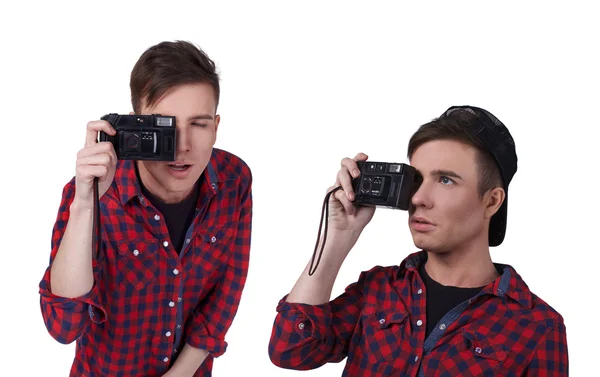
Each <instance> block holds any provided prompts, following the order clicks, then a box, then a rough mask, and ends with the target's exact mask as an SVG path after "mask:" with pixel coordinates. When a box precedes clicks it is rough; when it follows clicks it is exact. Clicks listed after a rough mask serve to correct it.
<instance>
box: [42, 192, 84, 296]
mask: <svg viewBox="0 0 600 377" xmlns="http://www.w3.org/2000/svg"><path fill="white" fill-rule="evenodd" d="M92 214H93V211H92V210H91V209H87V208H80V207H79V206H78V205H77V203H76V202H74V203H73V204H71V206H70V215H69V221H68V223H67V227H66V229H65V233H64V236H63V238H62V241H61V243H60V247H59V249H58V251H57V253H56V257H55V258H54V261H53V263H52V268H51V271H50V289H51V291H52V293H53V294H55V295H57V296H62V297H68V298H73V297H79V296H82V295H84V294H86V293H87V292H89V291H90V290H91V289H92V286H93V284H94V275H93V270H92V219H93V218H92Z"/></svg>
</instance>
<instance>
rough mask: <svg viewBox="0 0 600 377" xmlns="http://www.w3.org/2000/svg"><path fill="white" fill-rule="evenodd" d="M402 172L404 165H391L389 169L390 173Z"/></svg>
mask: <svg viewBox="0 0 600 377" xmlns="http://www.w3.org/2000/svg"><path fill="white" fill-rule="evenodd" d="M401 171H402V165H400V164H390V167H389V169H388V173H400V172H401Z"/></svg>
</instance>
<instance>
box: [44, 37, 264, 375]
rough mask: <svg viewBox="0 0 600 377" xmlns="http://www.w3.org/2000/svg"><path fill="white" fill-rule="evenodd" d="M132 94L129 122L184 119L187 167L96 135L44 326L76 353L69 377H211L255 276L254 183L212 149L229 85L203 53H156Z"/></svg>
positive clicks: (167, 47) (62, 230)
mask: <svg viewBox="0 0 600 377" xmlns="http://www.w3.org/2000/svg"><path fill="white" fill-rule="evenodd" d="M130 86H131V100H132V105H133V110H134V111H133V112H132V113H135V114H142V115H151V114H161V115H165V116H174V117H175V119H176V141H177V142H176V146H175V148H176V155H175V158H176V161H171V162H164V161H146V160H138V161H132V160H118V161H117V157H116V154H115V150H114V147H113V145H112V144H111V143H110V142H96V140H97V134H98V132H99V131H104V132H106V133H108V134H110V135H115V129H114V128H113V127H112V126H111V125H110V124H109V123H108V122H106V121H102V120H96V121H92V122H89V123H88V125H87V135H86V142H85V147H84V148H83V149H82V150H81V151H80V152H79V153H78V155H77V163H76V165H77V170H76V174H75V177H73V179H71V180H70V182H68V183H67V184H66V186H65V187H64V190H63V196H62V201H61V204H60V208H59V211H58V216H57V219H56V223H55V225H54V229H53V232H52V250H51V254H50V265H49V266H48V268H47V269H46V272H45V274H44V276H43V279H42V281H41V283H40V295H41V309H42V315H43V319H44V323H45V325H46V327H47V329H48V331H49V333H50V335H52V337H54V338H55V339H56V340H57V341H58V342H60V343H64V344H68V343H71V342H73V341H76V342H77V344H76V354H75V360H74V362H73V365H72V368H71V374H70V375H71V376H78V377H79V376H85V377H101V376H102V377H104V376H106V377H109V376H110V377H117V376H131V377H138V376H139V377H160V376H163V377H185V376H187V377H192V376H194V377H199V376H210V375H211V371H212V366H213V359H214V358H215V357H218V356H220V355H222V354H223V353H224V352H225V350H226V346H227V343H226V342H225V335H226V333H227V331H228V329H229V327H230V326H231V324H232V322H233V319H234V317H235V314H236V312H237V308H238V305H239V303H240V299H241V295H242V290H243V288H244V285H245V281H246V276H247V273H248V264H249V256H250V254H249V253H250V234H251V225H252V175H251V172H250V169H249V167H248V166H247V165H246V163H245V162H244V161H242V160H241V159H240V158H239V157H237V156H235V155H233V154H232V153H229V152H226V151H224V150H221V149H217V148H213V146H214V143H215V140H216V136H217V128H218V126H219V120H220V116H219V115H218V114H217V107H218V103H219V93H220V88H219V76H218V74H217V73H216V70H215V64H214V62H213V61H212V60H211V59H210V58H209V57H208V56H207V55H206V54H205V53H204V52H203V51H201V50H200V49H199V48H197V47H196V46H194V45H192V44H191V43H188V42H183V41H176V42H163V43H159V44H158V45H155V46H152V47H150V48H149V49H147V50H146V51H145V52H144V53H143V54H142V56H141V57H140V59H139V60H138V62H137V63H136V64H135V66H134V68H133V71H132V73H131V81H130ZM107 113H108V111H107ZM94 178H99V184H98V194H99V196H100V203H99V207H100V216H101V233H100V234H101V246H100V248H99V250H98V253H97V255H95V252H96V250H95V249H94V247H93V244H92V230H93V227H92V215H93V213H94V196H93V191H92V188H93V186H92V184H93V181H94Z"/></svg>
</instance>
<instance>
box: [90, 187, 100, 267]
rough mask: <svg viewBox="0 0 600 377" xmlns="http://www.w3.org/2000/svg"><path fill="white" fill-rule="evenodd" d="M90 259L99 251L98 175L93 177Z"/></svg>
mask: <svg viewBox="0 0 600 377" xmlns="http://www.w3.org/2000/svg"><path fill="white" fill-rule="evenodd" d="M92 224H93V225H92V259H93V260H96V259H97V258H98V253H99V252H100V245H101V238H100V198H99V193H98V177H95V178H94V221H93V223H92Z"/></svg>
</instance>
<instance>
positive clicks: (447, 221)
mask: <svg viewBox="0 0 600 377" xmlns="http://www.w3.org/2000/svg"><path fill="white" fill-rule="evenodd" d="M408 158H409V160H410V164H411V165H412V166H413V167H415V168H416V170H417V177H418V179H416V182H415V187H414V194H413V196H412V199H411V208H410V209H409V211H408V212H409V227H410V231H411V234H412V237H413V241H414V244H415V246H416V247H417V248H418V249H420V251H418V252H414V253H412V254H410V255H409V256H408V257H406V258H405V259H404V260H403V261H402V263H400V265H398V266H391V267H381V266H377V267H374V268H372V269H371V270H369V271H365V272H363V273H362V274H361V275H360V277H359V279H358V281H356V282H355V283H352V284H350V285H349V286H348V287H347V288H346V290H345V292H344V293H343V294H341V295H340V296H338V297H337V298H335V299H333V300H331V301H330V295H331V291H332V287H333V284H334V282H335V278H336V276H337V273H338V271H339V268H340V266H341V265H342V263H343V261H344V259H345V258H346V256H347V254H348V253H349V252H350V250H351V249H352V247H353V246H354V244H355V243H356V241H357V239H358V237H359V236H360V234H361V232H362V230H363V229H364V227H365V226H366V225H367V224H368V222H369V221H370V220H371V218H372V216H373V214H374V212H375V209H374V208H372V207H362V206H360V207H359V206H355V205H354V204H353V203H352V201H353V200H354V198H355V196H354V193H353V191H352V187H351V179H352V178H353V177H358V175H359V171H358V169H357V164H356V161H365V160H366V159H367V156H366V155H364V154H362V153H361V154H358V155H357V156H356V157H355V158H354V159H349V158H345V159H343V160H342V168H341V170H340V171H339V172H338V175H337V180H336V185H335V186H334V187H332V188H330V190H331V189H333V188H335V187H339V186H341V187H342V190H338V191H336V192H335V193H334V194H333V195H332V196H331V198H330V201H329V205H330V216H329V224H328V227H329V229H328V234H327V242H326V244H325V247H324V249H323V255H322V260H321V261H320V265H319V268H318V269H317V270H316V271H315V272H314V274H312V275H309V274H308V269H309V266H307V269H306V270H305V271H304V272H303V274H302V275H301V276H300V278H299V279H298V281H297V283H296V285H295V286H294V287H293V289H292V291H291V292H290V293H289V294H288V295H286V296H285V297H284V298H283V299H282V300H281V301H280V302H279V305H278V306H277V316H276V319H275V323H274V325H273V332H272V334H271V341H270V344H269V355H270V357H271V360H272V362H273V363H274V364H275V365H278V366H280V367H282V368H287V369H297V370H306V369H314V368H318V367H320V366H322V365H323V364H325V363H328V362H334V363H335V362H340V361H342V360H343V359H344V358H346V357H347V358H348V359H347V362H346V366H345V369H344V372H343V376H348V377H350V376H361V377H369V376H387V377H394V376H398V377H400V376H413V377H417V376H440V377H442V376H443V377H450V376H505V377H506V376H546V377H548V376H567V375H568V353H567V340H566V329H565V325H564V322H563V318H562V316H561V315H560V314H559V313H558V312H556V311H555V310H554V309H553V308H552V307H550V306H549V305H548V304H547V303H546V302H544V301H543V300H542V299H541V298H539V297H538V296H536V295H535V294H533V293H532V292H531V291H530V290H529V288H528V287H527V285H526V284H525V282H524V280H523V279H522V278H521V277H520V276H519V274H518V273H517V272H516V271H515V269H514V268H513V267H511V266H510V265H503V264H498V263H493V262H492V260H491V256H490V252H489V247H490V246H497V245H499V244H501V243H502V241H503V239H504V235H505V230H506V215H507V194H508V185H509V183H510V181H511V179H512V178H513V175H514V174H515V172H516V170H517V156H516V152H515V144H514V141H513V139H512V137H511V135H510V133H509V131H508V129H507V128H506V127H505V126H504V125H503V124H502V123H501V122H500V121H499V120H498V119H497V118H496V117H494V116H493V115H492V114H491V113H489V112H488V111H486V110H483V109H480V108H476V107H469V106H460V107H459V106H454V107H451V108H449V109H448V110H447V111H446V112H444V114H443V115H442V116H441V117H439V118H437V119H435V120H433V121H431V122H429V123H427V124H424V125H422V126H421V127H420V128H419V130H418V131H417V132H416V133H415V134H414V135H413V136H412V138H411V140H410V142H409V145H408Z"/></svg>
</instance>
